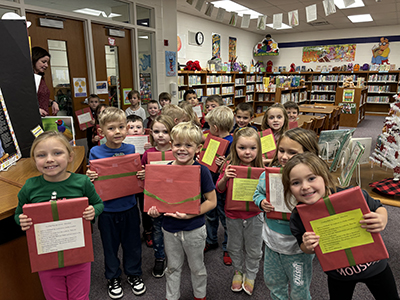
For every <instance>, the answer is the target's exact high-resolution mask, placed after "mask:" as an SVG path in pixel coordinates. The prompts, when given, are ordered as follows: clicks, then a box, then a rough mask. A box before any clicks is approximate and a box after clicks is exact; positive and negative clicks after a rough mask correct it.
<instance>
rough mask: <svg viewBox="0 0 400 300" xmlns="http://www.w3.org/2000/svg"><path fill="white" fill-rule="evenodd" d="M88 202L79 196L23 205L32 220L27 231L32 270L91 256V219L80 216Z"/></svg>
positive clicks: (49, 268) (64, 265) (60, 266)
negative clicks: (31, 224) (87, 219)
mask: <svg viewBox="0 0 400 300" xmlns="http://www.w3.org/2000/svg"><path fill="white" fill-rule="evenodd" d="M88 205H89V204H88V199H87V198H86V197H82V198H76V199H68V200H58V201H49V202H42V203H31V204H25V205H24V206H23V207H22V210H23V212H24V214H25V215H27V216H28V217H29V218H32V220H33V226H31V228H30V229H28V230H27V231H26V238H27V242H28V251H29V258H30V262H31V270H32V273H33V272H38V271H44V270H52V269H57V268H62V267H67V266H72V265H76V264H81V263H85V262H91V261H93V260H94V258H93V246H92V232H91V226H90V221H86V220H84V219H83V217H82V214H83V211H84V210H85V208H86V207H88ZM66 232H67V233H66Z"/></svg>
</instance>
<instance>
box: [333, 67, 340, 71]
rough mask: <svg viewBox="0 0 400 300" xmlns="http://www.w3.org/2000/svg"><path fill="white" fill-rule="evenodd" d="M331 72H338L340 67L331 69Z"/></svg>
mask: <svg viewBox="0 0 400 300" xmlns="http://www.w3.org/2000/svg"><path fill="white" fill-rule="evenodd" d="M332 71H340V67H333V68H332Z"/></svg>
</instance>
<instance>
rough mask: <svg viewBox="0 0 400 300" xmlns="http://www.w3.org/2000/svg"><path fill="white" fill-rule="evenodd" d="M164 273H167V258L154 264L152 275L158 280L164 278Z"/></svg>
mask: <svg viewBox="0 0 400 300" xmlns="http://www.w3.org/2000/svg"><path fill="white" fill-rule="evenodd" d="M164 272H165V258H157V259H156V261H155V263H154V268H153V272H152V274H153V276H154V277H156V278H161V277H163V276H164Z"/></svg>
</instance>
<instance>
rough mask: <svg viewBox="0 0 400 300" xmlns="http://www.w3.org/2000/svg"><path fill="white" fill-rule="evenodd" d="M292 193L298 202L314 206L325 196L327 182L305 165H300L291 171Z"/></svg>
mask: <svg viewBox="0 0 400 300" xmlns="http://www.w3.org/2000/svg"><path fill="white" fill-rule="evenodd" d="M289 177H290V191H291V192H292V194H293V196H294V197H295V198H296V200H297V201H298V202H301V203H305V204H314V203H315V202H317V201H318V200H319V199H321V198H322V197H324V196H325V182H324V179H323V178H322V177H321V176H317V175H315V174H314V173H313V172H312V171H311V170H310V168H309V167H308V166H307V165H305V164H298V165H296V166H295V167H293V169H292V170H291V171H290V174H289Z"/></svg>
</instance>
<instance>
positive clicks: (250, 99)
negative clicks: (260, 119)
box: [246, 94, 254, 102]
mask: <svg viewBox="0 0 400 300" xmlns="http://www.w3.org/2000/svg"><path fill="white" fill-rule="evenodd" d="M253 100H254V97H253V94H247V95H246V102H250V101H253Z"/></svg>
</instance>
